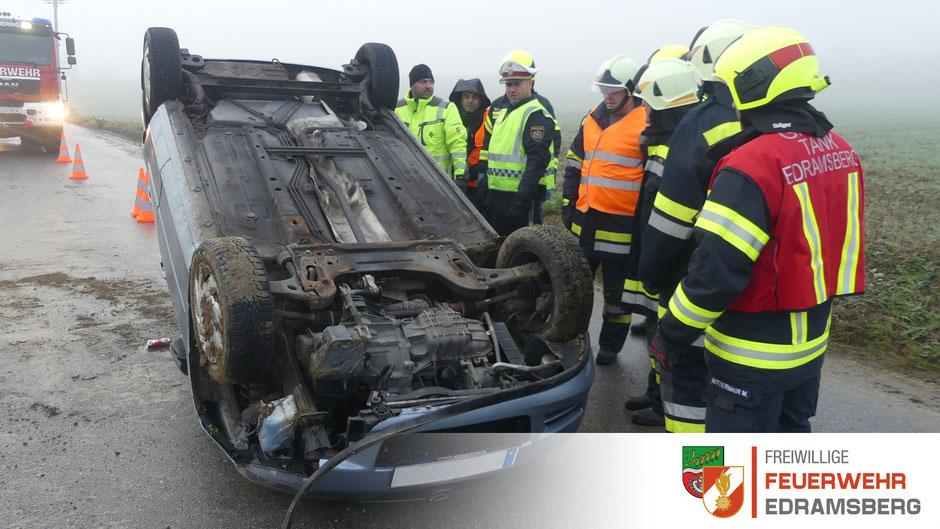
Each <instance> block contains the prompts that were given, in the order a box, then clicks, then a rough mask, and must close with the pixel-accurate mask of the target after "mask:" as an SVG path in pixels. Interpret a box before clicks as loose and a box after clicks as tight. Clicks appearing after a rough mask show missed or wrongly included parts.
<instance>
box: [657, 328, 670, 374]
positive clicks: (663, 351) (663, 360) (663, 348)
mask: <svg viewBox="0 0 940 529" xmlns="http://www.w3.org/2000/svg"><path fill="white" fill-rule="evenodd" d="M652 348H653V357H654V358H656V365H657V366H659V369H663V370H665V372H667V373H671V372H672V355H673V350H672V349H673V348H672V347H671V346H670V343H669V340H667V339H666V337H665V336H663V333H662V332H660V331H659V330H657V331H656V337H655V338H653V343H652Z"/></svg>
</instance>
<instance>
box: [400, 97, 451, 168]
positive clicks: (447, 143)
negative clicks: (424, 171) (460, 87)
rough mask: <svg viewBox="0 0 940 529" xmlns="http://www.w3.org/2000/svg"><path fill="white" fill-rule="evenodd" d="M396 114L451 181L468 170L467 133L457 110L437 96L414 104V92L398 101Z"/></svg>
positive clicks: (419, 100) (416, 101) (415, 101)
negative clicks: (412, 94) (412, 95)
mask: <svg viewBox="0 0 940 529" xmlns="http://www.w3.org/2000/svg"><path fill="white" fill-rule="evenodd" d="M395 113H396V114H398V117H400V118H401V120H402V121H403V122H404V123H405V126H406V127H408V128H409V129H410V130H411V132H412V133H413V134H414V135H415V137H417V138H418V142H419V143H421V145H424V147H425V148H426V149H427V150H428V153H430V155H431V157H432V158H434V161H436V162H437V164H438V165H440V166H441V169H443V170H444V173H445V174H446V175H447V176H450V177H451V178H455V179H456V178H462V177H463V175H464V173H465V172H466V170H467V133H466V131H464V126H463V123H462V122H461V121H460V113H459V112H458V111H457V107H456V106H455V105H454V104H453V103H451V102H449V101H445V100H443V99H441V98H439V97H437V96H433V97H431V99H418V100H415V99H413V98H412V97H411V92H410V91H409V92H408V95H407V96H406V97H405V98H404V99H400V100H399V101H398V106H397V107H396V108H395Z"/></svg>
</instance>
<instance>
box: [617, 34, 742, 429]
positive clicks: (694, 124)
mask: <svg viewBox="0 0 940 529" xmlns="http://www.w3.org/2000/svg"><path fill="white" fill-rule="evenodd" d="M750 29H751V26H750V25H749V24H747V23H745V22H742V21H740V20H732V19H728V20H720V21H718V22H715V23H714V24H712V25H711V26H708V27H706V28H702V29H701V30H699V32H698V33H696V35H695V37H694V38H693V40H692V46H691V52H690V53H689V56H688V60H689V64H691V65H692V67H693V68H695V70H696V71H697V72H698V75H699V77H701V78H702V79H703V80H704V81H703V83H702V87H701V92H702V95H703V97H705V101H704V102H703V103H701V104H700V105H698V106H696V107H694V108H692V110H691V111H690V112H689V113H688V114H687V115H686V116H685V117H684V118H683V119H682V121H681V122H680V123H679V124H678V126H676V128H675V131H674V132H673V134H672V137H671V139H670V142H669V151H670V152H672V153H673V156H672V157H671V158H669V159H668V161H665V164H664V166H663V170H662V171H663V175H662V179H661V181H660V184H659V188H658V193H657V194H656V196H655V199H654V207H653V211H652V214H651V215H650V217H649V222H648V226H647V227H646V228H645V229H644V234H643V251H641V252H640V270H639V277H640V279H641V280H642V281H643V282H644V284H645V286H646V287H647V289H648V290H650V291H653V292H659V295H660V297H659V316H660V317H662V316H663V315H664V314H665V313H666V310H667V307H668V304H669V299H670V298H671V297H672V293H673V291H674V290H675V288H676V285H678V284H679V280H680V279H682V277H683V276H685V274H686V271H687V270H688V265H689V258H690V257H691V255H692V252H693V250H695V247H696V243H695V240H694V239H693V238H692V236H691V235H692V224H693V221H694V218H695V216H696V215H698V212H699V210H701V209H702V205H703V204H704V203H705V195H706V193H707V191H708V182H709V180H710V179H711V175H712V170H713V169H714V168H715V162H714V161H711V160H709V159H708V158H707V157H706V156H705V152H706V150H707V149H708V148H709V147H710V146H712V145H716V144H717V143H718V142H720V141H722V140H723V139H726V138H728V137H729V136H731V135H733V134H735V133H737V132H739V131H740V130H741V124H740V123H739V122H738V118H737V116H736V115H735V112H734V109H733V108H731V103H732V101H731V92H730V91H728V88H727V87H726V86H725V85H723V84H721V83H716V82H713V81H711V80H710V79H711V78H712V75H713V73H714V67H715V60H717V59H718V57H719V56H720V55H721V53H722V52H723V51H724V50H725V48H727V47H728V45H729V44H730V43H731V42H732V41H734V40H736V39H737V38H739V37H740V36H741V35H743V34H744V33H745V32H747V31H748V30H750ZM704 355H705V347H704V338H701V339H697V340H696V342H694V343H693V344H692V345H690V346H689V353H688V354H684V355H682V357H681V359H680V360H677V361H675V362H674V365H673V368H672V371H671V372H670V373H666V375H667V376H668V377H669V382H670V383H671V384H670V387H669V388H668V389H666V390H664V391H666V392H668V393H669V394H670V396H669V398H668V399H667V400H668V404H667V407H669V408H670V412H669V413H668V414H667V416H666V418H665V421H666V428H667V430H669V431H672V432H701V431H703V430H704V426H705V401H704V400H703V399H702V398H701V396H700V395H701V393H702V392H703V391H704V390H705V375H706V374H707V368H706V366H705V356H704ZM648 393H649V392H648ZM649 395H650V396H652V397H653V400H654V401H655V394H653V393H649ZM643 400H644V399H643V397H636V398H631V399H629V400H628V401H627V403H626V405H627V407H628V408H633V407H637V408H639V407H641V405H642V404H643ZM651 411H653V412H655V411H659V409H658V407H657V406H656V405H655V402H654V405H653V407H652V408H651ZM651 415H652V414H651V412H638V413H636V414H634V416H633V418H634V419H636V418H639V419H640V420H642V419H645V418H649V417H650V416H651Z"/></svg>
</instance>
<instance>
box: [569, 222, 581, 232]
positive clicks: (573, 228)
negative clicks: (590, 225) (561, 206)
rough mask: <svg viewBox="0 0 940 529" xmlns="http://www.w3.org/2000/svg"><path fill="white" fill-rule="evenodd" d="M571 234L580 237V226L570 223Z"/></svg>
mask: <svg viewBox="0 0 940 529" xmlns="http://www.w3.org/2000/svg"><path fill="white" fill-rule="evenodd" d="M571 233H573V234H575V235H581V226H578V225H577V224H575V223H573V222H572V223H571Z"/></svg>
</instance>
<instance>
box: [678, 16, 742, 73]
mask: <svg viewBox="0 0 940 529" xmlns="http://www.w3.org/2000/svg"><path fill="white" fill-rule="evenodd" d="M752 29H754V27H753V26H751V25H750V24H748V23H747V22H744V21H743V20H737V19H734V18H727V19H725V20H719V21H718V22H715V23H714V24H712V25H711V26H708V27H704V28H702V29H700V30H698V33H696V35H695V38H693V39H692V50H691V51H689V55H688V60H689V63H690V64H692V66H694V67H695V70H696V71H698V76H699V77H701V78H702V79H704V80H705V81H710V80H712V74H713V73H714V72H715V61H717V60H718V57H720V56H721V54H722V53H723V52H724V51H725V49H726V48H727V47H728V45H729V44H731V43H732V42H734V41H735V40H737V39H738V38H740V37H741V35H744V34H745V33H747V32H748V31H751V30H752Z"/></svg>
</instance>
